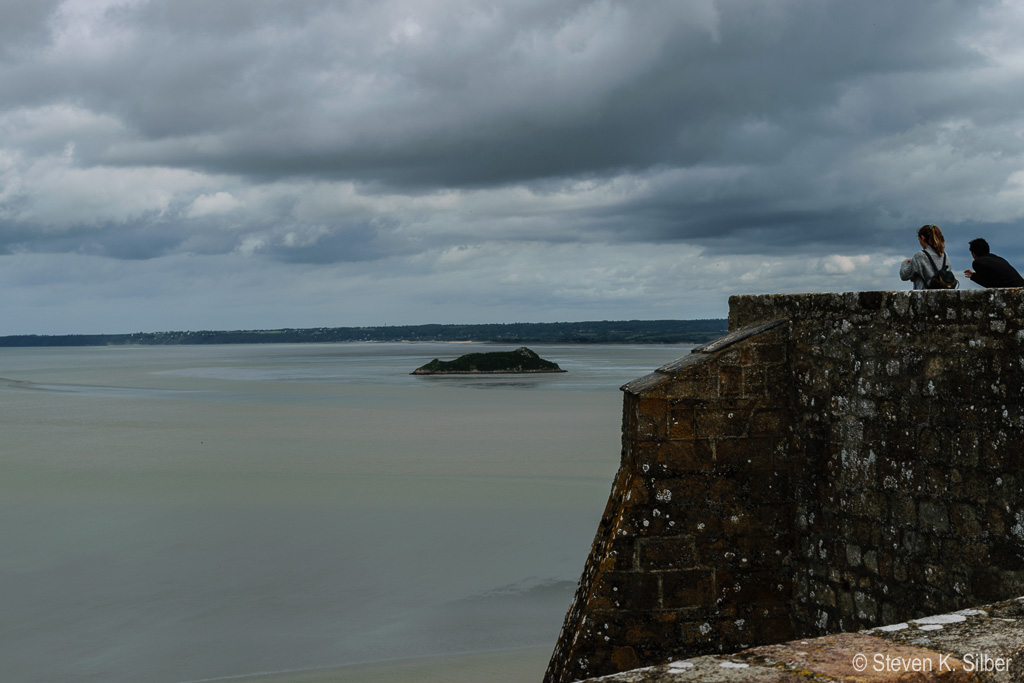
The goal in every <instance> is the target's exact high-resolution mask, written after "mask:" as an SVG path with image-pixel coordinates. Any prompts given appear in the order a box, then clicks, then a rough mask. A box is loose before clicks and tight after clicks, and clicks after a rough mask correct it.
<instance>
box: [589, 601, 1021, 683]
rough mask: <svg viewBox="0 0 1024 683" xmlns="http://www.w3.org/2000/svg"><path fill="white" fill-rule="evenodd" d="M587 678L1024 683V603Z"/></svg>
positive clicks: (714, 682)
mask: <svg viewBox="0 0 1024 683" xmlns="http://www.w3.org/2000/svg"><path fill="white" fill-rule="evenodd" d="M588 680H590V681H602V683H666V682H668V681H672V682H673V683H684V682H687V681H701V682H702V683H729V682H761V681H764V682H769V681H770V682H777V683H788V682H790V681H793V682H796V681H820V682H828V681H843V682H853V681H903V682H909V681H931V680H938V681H1024V597H1021V598H1015V599H1013V600H1006V601H1003V602H998V603H993V604H991V605H985V606H983V607H978V608H976V609H965V610H960V611H958V612H954V613H952V614H941V615H937V616H932V617H923V618H920V619H914V620H911V621H909V622H906V623H902V624H893V625H890V626H881V627H878V628H873V629H869V630H866V631H861V632H859V633H837V634H834V635H829V636H822V637H820V638H809V639H801V640H793V641H790V642H788V643H780V644H777V645H764V646H761V647H755V648H751V649H749V650H743V651H741V652H737V653H735V654H732V655H709V656H704V657H695V658H693V659H687V660H682V661H677V662H672V663H670V664H664V665H661V666H653V667H647V668H644V669H635V670H633V671H625V672H622V673H619V674H613V675H611V676H604V677H601V678H592V679H588Z"/></svg>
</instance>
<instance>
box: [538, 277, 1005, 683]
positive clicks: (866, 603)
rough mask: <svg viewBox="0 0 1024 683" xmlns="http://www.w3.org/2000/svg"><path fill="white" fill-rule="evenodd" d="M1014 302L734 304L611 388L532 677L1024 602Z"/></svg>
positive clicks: (588, 672)
mask: <svg viewBox="0 0 1024 683" xmlns="http://www.w3.org/2000/svg"><path fill="white" fill-rule="evenodd" d="M1022 316H1024V292H1022V291H1020V290H971V291H953V292H862V293H850V294H808V295H771V296H745V297H734V298H733V299H732V300H731V301H730V330H732V332H731V333H730V335H728V336H727V337H724V338H723V339H721V340H718V341H716V342H713V343H712V344H709V345H707V346H705V347H703V348H701V349H698V350H696V351H695V353H693V354H691V355H690V356H687V357H685V358H682V359H680V360H679V361H676V362H674V363H670V364H669V365H666V366H664V367H663V368H659V369H658V370H657V371H656V372H655V373H653V374H651V375H648V376H647V377H644V378H641V379H638V380H636V381H634V382H631V383H630V384H627V385H626V386H625V387H623V390H624V392H625V397H624V415H623V454H622V463H621V467H620V470H619V473H618V475H617V477H616V481H615V485H614V488H613V490H612V494H611V497H610V499H609V503H608V506H607V509H606V512H605V516H604V518H603V519H602V521H601V524H600V526H599V529H598V534H597V537H596V539H595V542H594V547H593V550H592V553H591V556H590V558H589V560H588V563H587V566H586V568H585V571H584V574H583V577H582V578H581V581H580V586H579V589H578V592H577V595H576V598H575V600H574V603H573V606H572V608H571V609H570V611H569V614H568V615H567V617H566V623H565V626H564V628H563V632H562V635H561V637H560V639H559V642H558V645H557V647H556V650H555V653H554V656H553V657H552V660H551V665H550V667H549V670H548V673H547V677H546V680H547V681H550V682H556V681H558V682H562V681H573V680H579V679H584V678H588V677H593V676H598V675H603V674H607V673H613V672H616V671H622V670H626V669H630V668H634V667H637V666H643V665H649V664H658V663H661V662H664V661H667V660H669V659H678V658H680V657H692V656H694V655H700V654H706V653H713V652H728V651H735V650H739V649H742V648H745V647H749V646H753V645H758V644H764V643H772V642H780V641H783V640H787V639H789V638H792V637H801V636H809V635H821V634H824V633H830V632H836V631H850V630H858V629H862V628H868V627H870V626H874V625H878V624H881V623H890V622H893V621H897V620H904V619H909V618H913V617H917V616H924V615H927V614H931V613H936V612H941V611H946V610H952V609H959V608H962V607H966V606H970V605H976V604H981V603H985V602H992V601H996V600H999V599H1003V598H1006V597H1009V596H1014V595H1020V594H1022V593H1024V493H1022V490H1021V489H1022V484H1024V478H1022V476H1024V475H1022V474H1021V473H1020V469H1021V464H1022V462H1024V457H1022V445H1021V439H1022V437H1024V410H1022V407H1024V406H1022V401H1024V330H1022V325H1021V319H1022Z"/></svg>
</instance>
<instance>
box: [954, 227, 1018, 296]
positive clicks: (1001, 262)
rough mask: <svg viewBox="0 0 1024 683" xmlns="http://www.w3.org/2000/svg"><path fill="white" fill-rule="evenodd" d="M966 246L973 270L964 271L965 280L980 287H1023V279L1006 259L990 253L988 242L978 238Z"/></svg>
mask: <svg viewBox="0 0 1024 683" xmlns="http://www.w3.org/2000/svg"><path fill="white" fill-rule="evenodd" d="M967 244H968V246H969V247H970V249H971V258H973V259H974V263H972V264H971V268H972V269H973V270H971V269H968V270H965V271H964V275H965V276H966V277H967V279H969V280H972V281H974V282H976V283H977V284H979V285H981V286H982V287H1024V277H1021V276H1020V273H1018V272H1017V269H1016V268H1014V267H1013V266H1011V265H1010V264H1009V263H1008V262H1007V261H1006V259H1004V258H1001V257H999V256H996V255H995V254H993V253H991V252H990V251H989V247H988V242H986V241H985V240H983V239H982V238H980V237H979V238H978V239H976V240H971V241H970V242H968V243H967Z"/></svg>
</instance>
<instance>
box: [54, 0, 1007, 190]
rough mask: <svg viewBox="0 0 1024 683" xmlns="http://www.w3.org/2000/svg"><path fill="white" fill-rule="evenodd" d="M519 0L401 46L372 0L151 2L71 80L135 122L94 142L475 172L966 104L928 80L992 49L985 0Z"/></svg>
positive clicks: (353, 172)
mask: <svg viewBox="0 0 1024 683" xmlns="http://www.w3.org/2000/svg"><path fill="white" fill-rule="evenodd" d="M253 5H255V6H253ZM384 6H388V5H387V4H385V5H384ZM524 6H525V7H527V8H528V9H526V10H517V9H514V8H513V7H511V6H509V4H507V3H506V4H504V5H499V4H494V5H479V6H477V8H476V9H473V10H468V11H467V8H466V6H464V5H463V6H458V5H452V4H449V3H427V4H421V5H419V7H421V8H422V7H427V8H429V11H427V12H423V13H422V14H423V16H422V17H420V18H418V19H412V20H410V21H412V22H413V23H411V24H410V28H409V31H410V34H411V35H409V36H407V37H405V38H407V40H404V42H403V38H404V37H403V36H402V35H399V36H397V37H393V38H389V37H388V36H382V35H381V33H382V32H384V31H386V30H388V29H389V26H388V25H387V22H388V20H390V17H385V16H374V15H373V13H372V12H370V13H369V14H370V16H364V15H360V14H358V12H360V11H365V10H367V9H368V8H370V7H372V5H367V4H362V3H348V4H344V5H333V6H332V5H327V4H324V3H303V2H298V3H280V4H271V5H266V4H262V3H244V2H243V3H228V2H226V3H213V4H212V5H210V4H209V3H203V4H200V5H193V3H190V2H183V3H156V4H153V3H151V4H146V5H143V6H142V7H140V8H139V9H138V10H123V13H124V17H123V21H124V22H125V23H126V24H127V25H129V26H131V27H132V28H133V29H137V30H138V31H140V34H139V39H138V40H137V42H136V43H135V44H134V45H133V47H132V49H131V51H129V52H128V53H127V54H125V53H118V54H117V55H116V61H110V62H106V61H101V62H100V63H99V64H96V65H93V66H95V67H98V68H95V69H94V68H92V67H91V66H90V65H85V66H84V67H83V68H82V69H81V70H80V71H79V72H78V73H77V74H75V75H74V77H72V76H71V75H67V78H68V80H74V81H75V82H78V83H81V86H80V87H79V90H78V95H79V96H81V97H84V98H85V99H86V100H87V101H90V102H91V106H92V108H94V109H96V110H106V111H109V112H110V113H112V114H115V115H117V116H118V117H121V118H122V119H123V120H124V121H125V123H126V124H127V125H128V126H129V127H130V128H131V129H132V130H134V131H135V132H136V134H137V136H138V137H137V138H136V139H135V140H130V141H126V142H125V143H124V144H122V145H118V146H113V147H111V148H109V149H108V150H106V151H105V153H103V154H101V155H100V156H99V157H98V160H102V161H106V162H112V163H122V164H147V163H149V164H151V163H157V164H170V165H178V166H182V167H187V168H201V169H204V170H207V171H211V172H218V173H237V174H254V175H259V176H263V177H280V176H288V175H323V176H327V177H332V178H349V179H358V180H360V181H363V182H366V181H378V182H382V183H384V184H386V185H389V186H399V187H401V186H407V185H408V186H432V187H437V186H444V187H453V186H454V187H467V186H469V187H476V186H481V185H495V184H503V183H510V182H528V181H531V180H534V179H537V178H545V177H560V176H575V175H581V174H582V175H585V174H598V175H608V174H614V173H617V172H620V171H622V170H642V169H646V168H650V167H652V166H655V165H659V164H668V165H681V166H690V165H697V164H717V163H744V162H755V163H760V164H764V165H770V164H773V163H780V162H782V161H783V156H784V155H785V154H786V153H787V151H789V150H791V146H792V145H793V144H795V143H796V142H797V141H798V139H799V138H801V137H806V136H814V135H828V136H836V135H847V136H849V137H850V140H849V142H850V143H855V142H856V141H857V139H858V138H865V137H868V138H869V137H871V136H876V135H879V134H887V133H890V132H893V131H899V130H904V129H906V128H908V127H911V126H913V125H915V124H917V123H918V122H919V121H921V120H922V119H925V120H927V119H930V118H934V117H939V116H948V115H952V114H955V113H956V112H957V110H959V109H962V108H964V107H965V106H967V105H966V104H965V103H958V101H957V99H956V98H955V97H954V96H953V94H954V92H955V91H956V90H957V89H958V88H956V87H955V86H954V87H952V88H950V90H951V91H953V92H950V93H949V94H948V95H943V94H942V93H935V92H930V91H929V90H930V89H929V86H928V83H927V79H928V78H929V77H936V76H955V72H956V70H957V69H959V68H964V67H967V66H971V65H978V64H979V63H980V62H982V59H981V57H980V56H979V55H978V54H976V53H975V52H973V51H972V50H971V49H969V48H967V47H965V46H964V45H962V44H960V43H958V42H957V41H956V37H957V35H958V34H960V33H961V32H966V31H968V30H969V29H970V27H971V25H972V23H973V22H975V21H976V17H977V14H978V7H977V5H976V4H968V3H942V2H938V3H936V2H930V1H923V0H922V1H919V2H902V3H886V2H870V3H866V4H865V3H844V2H831V3H822V2H816V1H815V2H810V1H807V0H805V1H801V2H775V3H761V2H754V1H753V0H751V1H749V2H722V3H717V4H714V5H706V7H707V8H709V9H707V10H706V12H707V13H709V14H708V18H707V19H706V20H698V21H695V20H694V19H693V16H692V15H694V14H697V15H698V16H699V15H700V13H699V12H694V8H695V7H700V6H701V5H700V4H680V3H642V4H636V3H622V4H619V3H594V2H576V3H557V4H550V3H549V4H547V5H544V6H541V5H530V4H526V5H524ZM211 7H212V8H213V9H208V8H211ZM339 7H341V8H342V10H341V11H337V10H338V8H339ZM416 7H417V6H416V5H412V6H410V8H411V9H412V10H413V11H414V10H415V8H416ZM481 8H482V9H481ZM381 14H383V12H382V13H381ZM475 14H479V15H480V16H478V17H475V18H476V20H477V21H478V23H479V24H480V25H479V26H476V27H474V26H473V25H472V24H473V19H474V16H473V15H475ZM467 15H469V16H468V18H467ZM199 17H203V18H204V19H207V18H208V19H209V21H205V20H201V19H199ZM416 21H420V22H422V24H420V23H415V22H416ZM589 23H593V25H589ZM361 25H362V26H365V28H366V29H367V33H363V32H362V31H360V28H361ZM412 27H417V28H415V29H414V28H412ZM473 29H476V30H475V31H474V30H473ZM391 30H392V31H394V30H397V29H394V28H391ZM416 31H419V32H420V33H416ZM551 59H556V60H559V61H556V62H554V63H552V62H551V61H549V60H551ZM899 74H913V75H914V78H915V79H916V80H920V81H921V85H920V86H919V92H918V93H916V96H917V100H916V101H907V100H909V99H910V98H908V97H907V94H904V95H903V97H902V98H901V99H902V100H903V101H902V102H897V103H896V104H897V106H896V107H893V106H892V104H893V103H892V102H890V101H885V100H875V101H871V99H870V98H871V97H872V96H874V97H881V96H885V95H888V94H890V93H885V92H884V91H883V92H878V91H873V92H869V93H868V101H867V102H865V103H863V104H862V106H863V107H864V111H863V112H861V116H862V118H861V120H858V121H853V122H849V121H846V120H843V119H841V118H838V117H836V116H835V115H834V112H833V110H834V109H838V108H840V107H841V104H842V103H841V98H842V97H843V96H844V95H845V94H847V93H849V92H850V91H851V90H852V89H855V88H856V87H857V86H858V84H864V83H868V82H869V81H870V80H871V79H873V78H883V77H886V76H897V75H899ZM1007 104H1008V105H1009V104H1012V103H1010V102H1008V103H1007ZM925 109H927V111H925ZM756 127H760V129H761V132H757V131H755V132H753V133H751V132H750V131H751V129H752V128H756ZM821 163H822V164H823V165H825V164H827V163H828V159H821Z"/></svg>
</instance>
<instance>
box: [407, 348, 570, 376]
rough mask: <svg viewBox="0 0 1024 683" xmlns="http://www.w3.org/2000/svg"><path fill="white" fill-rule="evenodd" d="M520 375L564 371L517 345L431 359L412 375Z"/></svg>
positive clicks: (555, 364)
mask: <svg viewBox="0 0 1024 683" xmlns="http://www.w3.org/2000/svg"><path fill="white" fill-rule="evenodd" d="M522 372H565V370H563V369H562V368H560V367H558V363H552V362H551V361H549V360H544V359H543V358H541V357H540V356H538V355H537V354H536V353H534V352H533V351H531V350H530V349H528V348H526V347H525V346H521V347H519V348H518V349H516V350H515V351H492V352H490V353H467V354H466V355H464V356H459V357H458V358H456V359H455V360H451V361H443V360H440V359H438V358H435V359H434V360H432V361H430V362H429V363H427V364H426V365H424V366H422V367H419V368H416V370H414V371H413V372H412V374H414V375H471V374H472V375H475V374H483V373H494V374H498V373H522Z"/></svg>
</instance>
